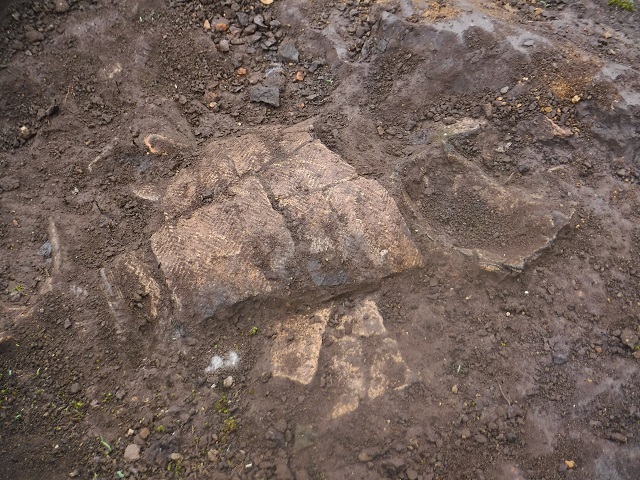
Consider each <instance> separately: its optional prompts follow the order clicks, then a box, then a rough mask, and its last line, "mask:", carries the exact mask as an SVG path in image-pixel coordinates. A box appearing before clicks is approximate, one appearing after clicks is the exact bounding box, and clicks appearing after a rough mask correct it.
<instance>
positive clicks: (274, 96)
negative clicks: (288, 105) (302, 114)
mask: <svg viewBox="0 0 640 480" xmlns="http://www.w3.org/2000/svg"><path fill="white" fill-rule="evenodd" d="M249 95H250V99H251V101H252V102H256V103H266V104H267V105H272V106H274V107H279V106H280V89H279V88H278V87H263V86H260V85H256V86H255V87H251V90H250V94H249Z"/></svg>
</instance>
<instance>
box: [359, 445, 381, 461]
mask: <svg viewBox="0 0 640 480" xmlns="http://www.w3.org/2000/svg"><path fill="white" fill-rule="evenodd" d="M377 456H378V450H377V449H375V448H365V449H364V450H362V451H361V452H360V453H359V454H358V460H360V461H361V462H363V463H366V462H370V461H372V460H373V459H375V458H376V457H377Z"/></svg>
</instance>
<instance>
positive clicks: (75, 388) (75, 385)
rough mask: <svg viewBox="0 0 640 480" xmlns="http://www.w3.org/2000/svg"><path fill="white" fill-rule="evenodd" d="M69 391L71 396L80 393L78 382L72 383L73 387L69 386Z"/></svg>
mask: <svg viewBox="0 0 640 480" xmlns="http://www.w3.org/2000/svg"><path fill="white" fill-rule="evenodd" d="M69 391H70V392H71V394H72V395H75V394H76V393H78V392H79V391H80V384H79V383H78V382H76V383H74V384H73V385H71V388H70V389H69Z"/></svg>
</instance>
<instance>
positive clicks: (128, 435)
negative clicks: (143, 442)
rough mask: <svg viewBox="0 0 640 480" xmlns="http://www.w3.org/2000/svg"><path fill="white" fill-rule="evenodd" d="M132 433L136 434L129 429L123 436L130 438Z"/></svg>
mask: <svg viewBox="0 0 640 480" xmlns="http://www.w3.org/2000/svg"><path fill="white" fill-rule="evenodd" d="M134 433H136V432H134V431H133V428H130V429H129V430H127V433H126V434H125V436H126V437H130V436H131V435H133V434H134Z"/></svg>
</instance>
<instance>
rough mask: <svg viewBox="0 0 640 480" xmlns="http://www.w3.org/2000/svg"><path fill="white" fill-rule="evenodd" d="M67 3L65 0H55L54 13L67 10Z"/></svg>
mask: <svg viewBox="0 0 640 480" xmlns="http://www.w3.org/2000/svg"><path fill="white" fill-rule="evenodd" d="M69 8H71V7H69V4H68V3H67V2H66V1H65V0H55V7H54V10H55V12H56V13H66V12H68V11H69Z"/></svg>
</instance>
